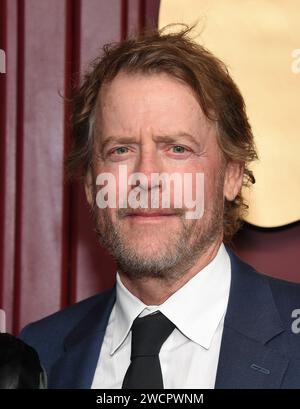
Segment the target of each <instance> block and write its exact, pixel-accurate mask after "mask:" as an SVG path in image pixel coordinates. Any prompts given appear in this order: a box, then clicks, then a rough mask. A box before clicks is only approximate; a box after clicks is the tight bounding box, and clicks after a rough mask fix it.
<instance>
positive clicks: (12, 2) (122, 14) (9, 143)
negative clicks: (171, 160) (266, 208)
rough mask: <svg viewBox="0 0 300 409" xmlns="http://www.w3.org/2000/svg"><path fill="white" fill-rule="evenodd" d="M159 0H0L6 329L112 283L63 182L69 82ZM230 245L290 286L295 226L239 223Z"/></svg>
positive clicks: (153, 18) (0, 239) (151, 15)
mask: <svg viewBox="0 0 300 409" xmlns="http://www.w3.org/2000/svg"><path fill="white" fill-rule="evenodd" d="M158 10H159V0H109V1H108V0H107V1H106V0H81V1H80V0H51V1H49V0H0V48H1V49H4V50H5V52H6V59H7V67H6V71H7V72H6V74H0V308H2V309H4V310H5V311H6V314H7V330H8V331H9V332H13V333H15V334H16V333H18V331H19V330H20V328H21V327H23V326H24V325H25V324H27V323H28V322H31V321H33V320H36V319H39V318H42V317H43V316H45V315H48V314H51V313H52V312H54V311H56V310H58V309H61V308H64V307H66V306H68V305H70V304H71V303H74V302H76V301H78V300H80V299H83V298H85V297H88V296H89V295H92V294H95V293H97V292H99V291H101V290H103V289H105V288H107V287H110V286H111V285H112V284H113V277H114V274H113V273H114V264H113V262H112V261H111V259H110V257H109V256H108V255H107V254H106V252H105V251H104V250H103V249H101V248H100V246H99V245H98V244H97V241H96V238H95V235H94V233H93V226H92V223H91V221H90V219H89V215H88V207H87V205H86V203H85V199H84V195H83V191H82V188H81V187H80V186H79V185H73V186H71V185H69V184H68V183H67V182H66V180H65V178H64V170H63V158H64V155H65V152H66V151H67V149H68V146H69V140H70V135H69V133H68V121H67V118H68V107H67V106H66V104H65V103H64V101H63V98H62V97H61V96H60V94H63V95H66V96H69V95H70V91H71V86H72V78H73V79H74V80H75V81H76V80H77V81H78V77H79V73H82V72H83V71H84V69H85V68H86V66H87V63H88V62H89V61H90V60H91V59H92V58H94V57H96V56H97V55H98V54H99V51H100V49H101V47H102V45H103V44H105V43H107V42H111V41H118V40H120V39H122V38H125V37H126V36H127V35H128V34H129V33H130V32H132V31H136V30H139V29H143V28H145V27H148V28H150V27H152V26H156V24H157V17H158ZM233 247H234V249H235V250H236V252H237V253H238V254H240V255H241V256H242V257H243V258H244V259H245V260H247V261H249V262H250V263H252V264H253V265H254V266H255V267H257V268H258V269H260V270H261V271H264V272H266V273H267V274H270V275H274V276H278V277H283V278H285V279H289V280H291V281H299V282H300V263H299V253H300V224H299V223H295V224H293V225H291V226H288V227H285V228H281V229H277V230H263V229H256V228H253V227H250V226H246V227H245V228H244V229H243V230H242V231H241V232H240V233H239V235H238V236H237V237H236V240H235V242H234V244H233Z"/></svg>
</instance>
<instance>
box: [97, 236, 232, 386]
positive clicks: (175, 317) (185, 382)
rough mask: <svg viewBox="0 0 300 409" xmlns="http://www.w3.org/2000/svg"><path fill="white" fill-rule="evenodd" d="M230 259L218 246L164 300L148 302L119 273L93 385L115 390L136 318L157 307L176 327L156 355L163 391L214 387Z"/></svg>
mask: <svg viewBox="0 0 300 409" xmlns="http://www.w3.org/2000/svg"><path fill="white" fill-rule="evenodd" d="M230 279H231V266H230V258H229V256H228V254H227V251H226V249H225V246H224V245H223V244H221V246H220V248H219V250H218V253H217V255H216V256H215V258H214V259H213V260H212V261H211V262H210V263H209V264H208V265H207V266H206V267H205V268H203V269H202V270H201V271H199V273H197V274H196V275H195V276H194V277H193V278H191V279H190V280H189V281H188V282H187V283H186V284H185V285H184V286H183V287H181V288H180V289H179V290H177V291H176V292H175V293H174V294H172V295H171V296H170V297H169V298H168V299H167V300H166V301H165V302H164V303H163V304H161V305H158V306H155V305H152V306H147V305H145V304H144V303H143V302H142V301H141V300H139V299H138V298H137V297H135V296H134V295H133V294H131V293H130V292H129V291H128V290H127V288H126V287H125V286H124V285H123V283H122V281H121V279H120V276H119V274H118V273H117V284H116V302H115V305H114V307H113V309H112V311H111V314H110V318H109V322H108V326H107V329H106V332H105V336H104V340H103V344H102V347H101V351H100V356H99V360H98V364H97V368H96V371H95V375H94V379H93V383H92V389H109V388H113V389H118V388H121V387H122V382H123V379H124V376H125V373H126V371H127V368H128V366H129V364H130V352H131V330H130V328H131V325H132V323H133V321H134V320H135V318H137V317H138V316H144V315H147V314H149V313H151V312H154V311H157V310H159V311H161V312H162V313H163V314H164V315H165V316H166V317H167V318H168V319H169V320H170V321H172V322H173V323H174V324H175V326H176V328H175V329H174V331H173V332H172V333H171V335H170V336H169V338H168V339H167V340H166V341H165V343H164V344H163V345H162V348H161V350H160V353H159V359H160V364H161V370H162V375H163V382H164V388H165V389H169V388H170V389H176V388H178V389H180V388H200V389H212V388H214V385H215V380H216V373H217V366H218V360H219V354H220V346H221V339H222V333H223V324H224V316H225V312H226V309H227V304H228V298H229V288H230Z"/></svg>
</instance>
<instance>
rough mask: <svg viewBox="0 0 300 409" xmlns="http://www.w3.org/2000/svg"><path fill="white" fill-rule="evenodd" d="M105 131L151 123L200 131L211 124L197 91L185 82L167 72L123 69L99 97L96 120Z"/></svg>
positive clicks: (144, 126) (162, 128)
mask: <svg viewBox="0 0 300 409" xmlns="http://www.w3.org/2000/svg"><path fill="white" fill-rule="evenodd" d="M97 122H98V123H99V125H100V123H101V129H102V132H105V133H106V132H109V131H111V132H122V131H128V132H135V131H139V130H141V129H148V128H149V127H150V128H152V129H153V130H155V132H160V131H172V130H174V131H176V128H178V127H180V128H182V126H184V127H185V128H186V130H187V131H190V132H196V131H197V129H199V128H201V127H203V126H204V125H207V122H208V121H207V119H206V117H205V115H204V114H203V112H202V109H201V107H200V105H199V103H198V100H197V98H196V95H195V93H194V92H193V90H192V89H191V88H190V87H189V86H188V85H187V84H185V83H183V82H181V81H180V80H178V79H176V78H174V77H172V76H170V75H167V74H164V73H160V74H147V75H146V74H127V73H123V72H122V73H120V74H118V75H117V77H115V78H114V79H113V80H112V81H111V82H110V83H108V84H105V85H104V86H103V87H102V89H101V91H100V92H99V95H98V99H97V110H96V123H97Z"/></svg>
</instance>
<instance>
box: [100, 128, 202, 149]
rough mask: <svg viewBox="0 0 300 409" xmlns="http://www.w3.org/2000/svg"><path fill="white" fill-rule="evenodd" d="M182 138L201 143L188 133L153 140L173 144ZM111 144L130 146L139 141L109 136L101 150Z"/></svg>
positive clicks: (161, 136)
mask: <svg viewBox="0 0 300 409" xmlns="http://www.w3.org/2000/svg"><path fill="white" fill-rule="evenodd" d="M181 137H185V138H188V139H189V140H190V141H191V142H193V143H196V144H197V143H199V142H198V141H197V140H196V138H195V137H194V136H193V135H191V134H189V133H187V132H177V133H175V134H167V135H158V136H155V137H154V138H153V139H154V141H155V142H164V143H172V142H178V139H180V138H181ZM109 143H118V144H121V145H122V144H130V143H137V139H136V138H135V137H132V136H117V135H115V136H109V137H107V138H105V139H104V140H103V141H102V143H101V149H102V150H103V149H104V148H105V147H106V145H108V144H109Z"/></svg>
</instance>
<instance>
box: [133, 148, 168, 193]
mask: <svg viewBox="0 0 300 409" xmlns="http://www.w3.org/2000/svg"><path fill="white" fill-rule="evenodd" d="M162 171H163V169H162V163H161V159H160V157H159V154H158V152H157V151H156V149H155V146H151V147H149V146H148V147H142V148H141V151H140V155H139V158H138V160H137V162H136V165H135V169H134V172H139V173H142V174H143V175H144V177H145V178H146V180H147V182H148V183H147V187H144V186H142V182H141V183H140V185H141V187H142V188H147V189H151V175H153V173H160V172H162Z"/></svg>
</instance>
